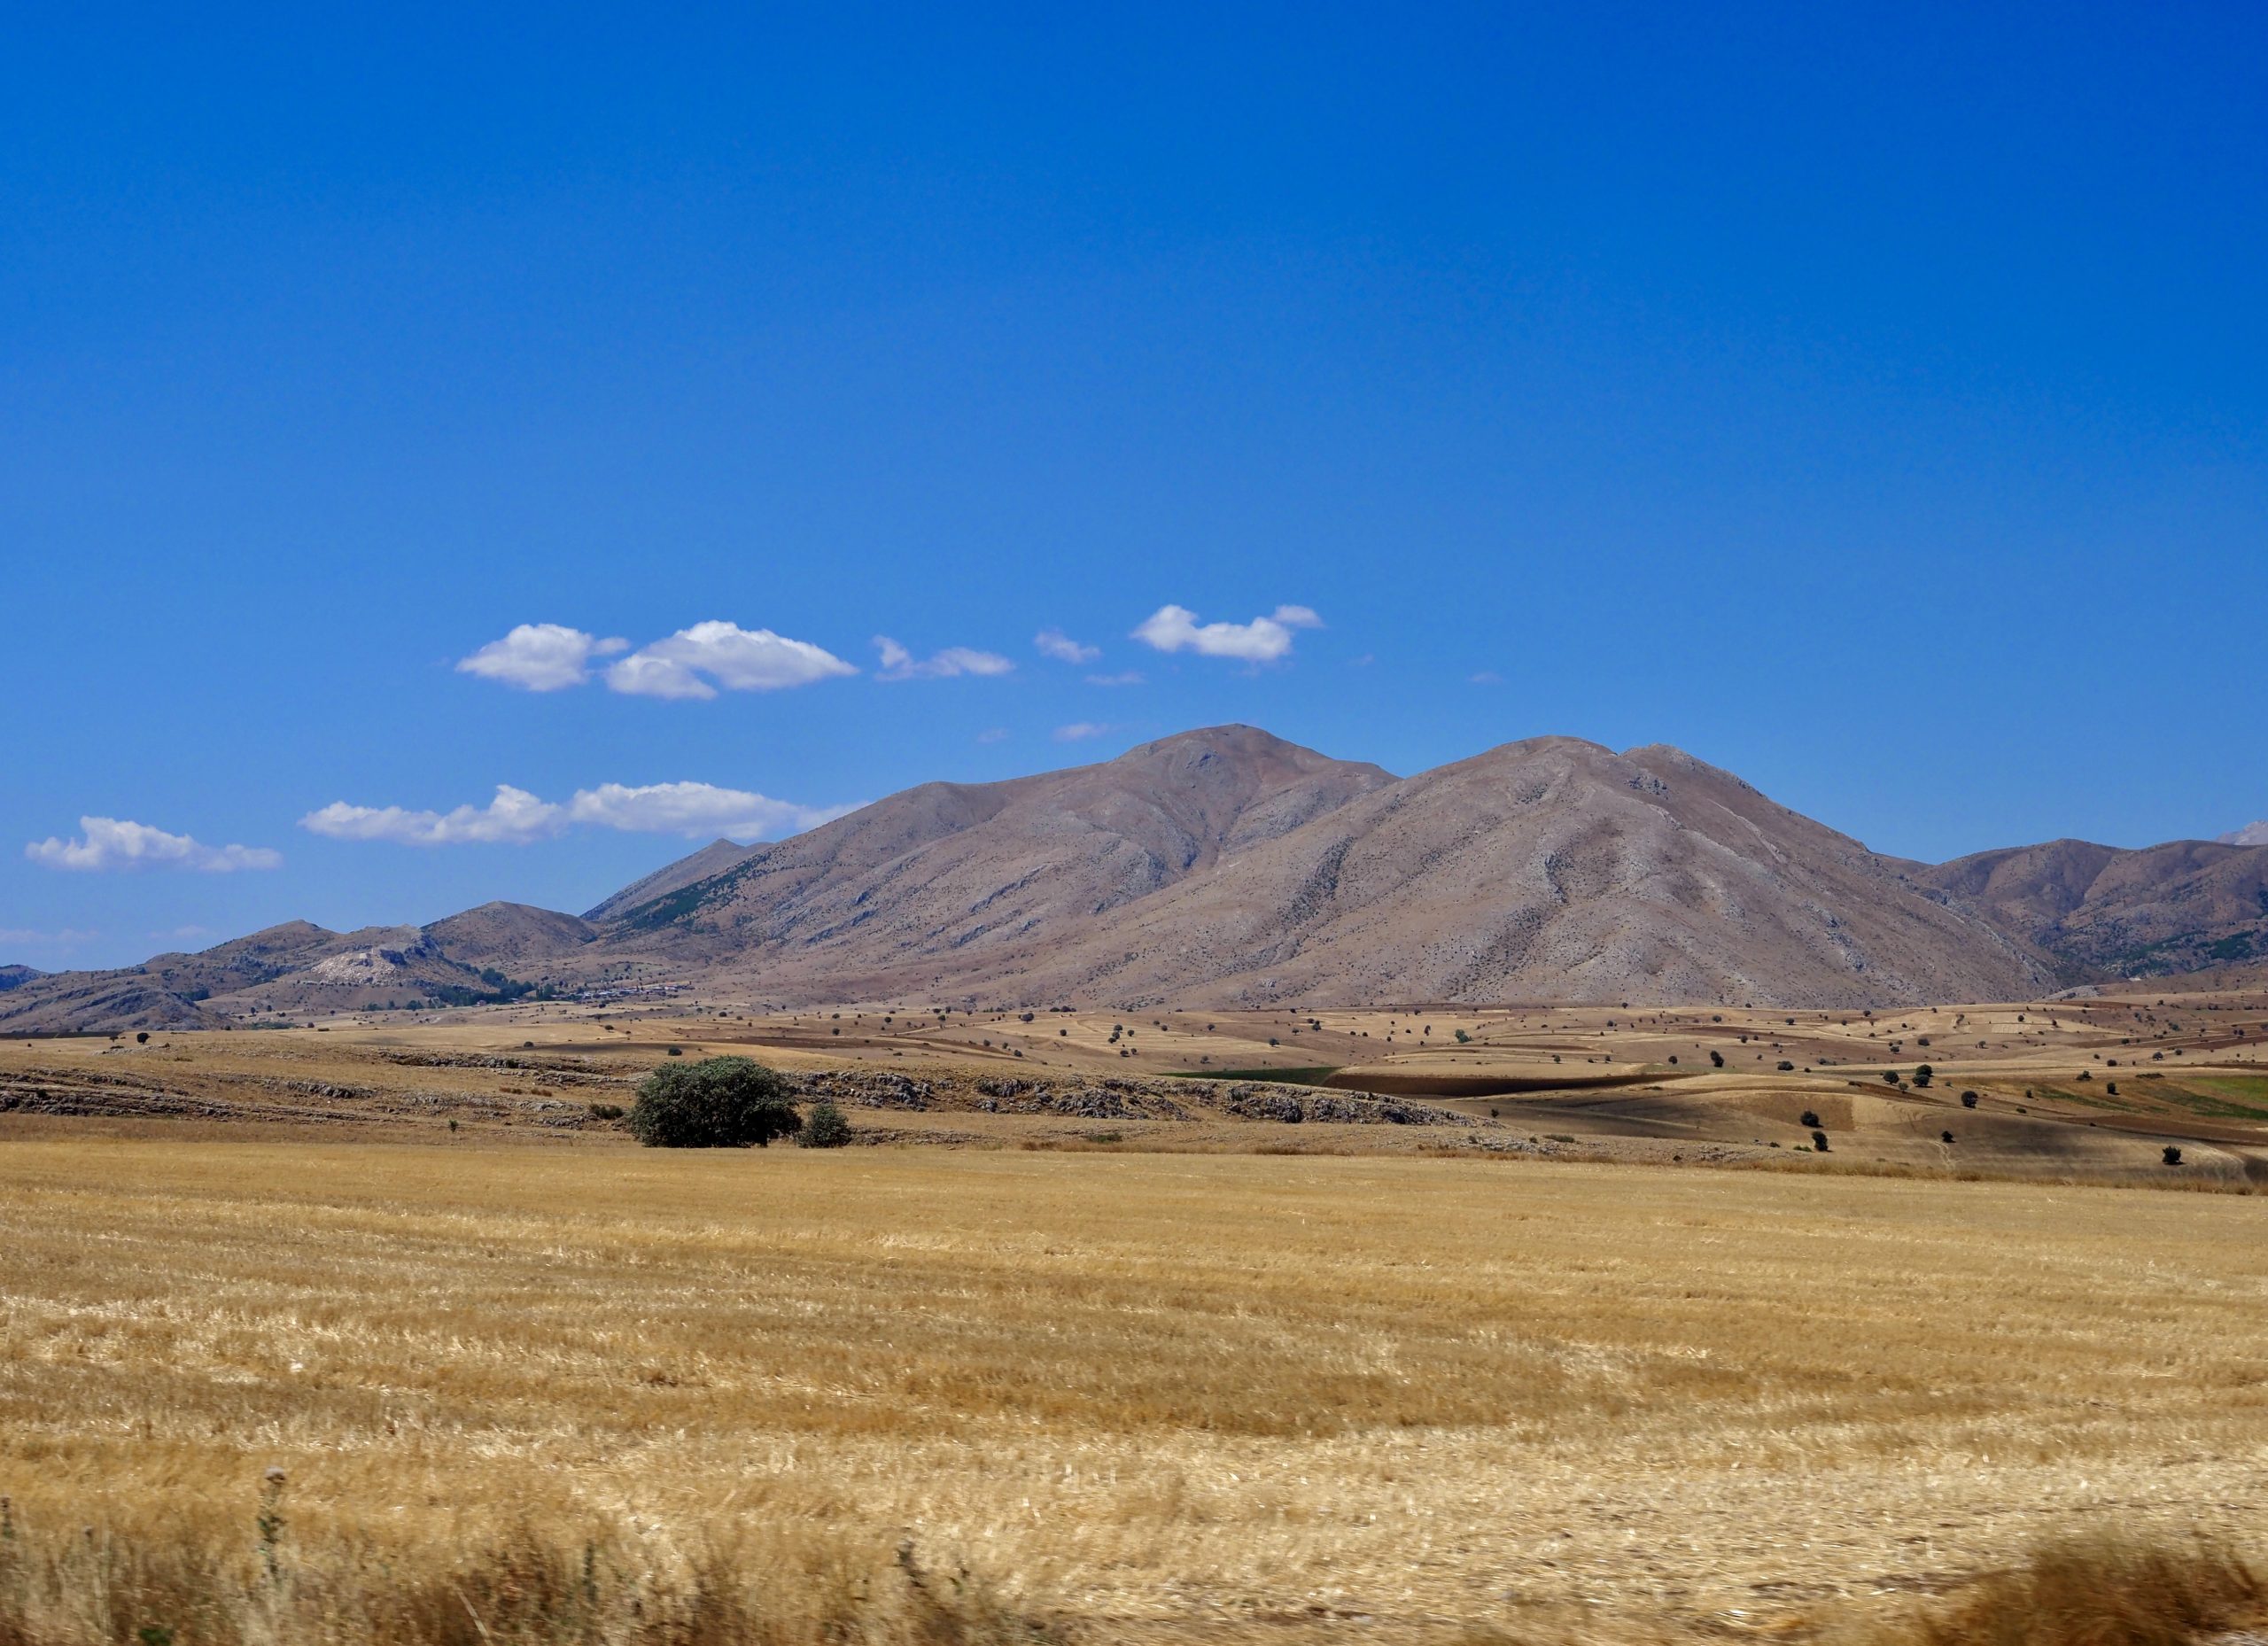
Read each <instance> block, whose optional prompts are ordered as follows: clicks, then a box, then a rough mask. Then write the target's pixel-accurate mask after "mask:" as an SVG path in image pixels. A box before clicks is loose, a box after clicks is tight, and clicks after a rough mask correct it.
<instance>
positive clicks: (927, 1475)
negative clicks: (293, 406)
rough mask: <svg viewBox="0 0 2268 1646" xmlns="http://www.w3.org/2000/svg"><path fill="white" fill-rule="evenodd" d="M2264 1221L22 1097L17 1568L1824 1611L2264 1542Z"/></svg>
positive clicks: (269, 1633)
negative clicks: (258, 1116) (354, 1122)
mask: <svg viewBox="0 0 2268 1646" xmlns="http://www.w3.org/2000/svg"><path fill="white" fill-rule="evenodd" d="M2264 1235H2268V1202H2264V1200H2261V1199H2259V1198H2256V1197H2246V1196H2237V1195H2191V1194H2178V1195H2170V1194H2157V1193H2149V1192H2138V1191H2121V1190H2113V1189H2104V1188H2084V1189H2075V1188H2059V1187H2052V1186H2043V1185H2037V1184H2034V1185H2025V1184H2004V1183H1958V1182H1923V1181H1914V1180H1907V1179H1899V1178H1887V1177H1862V1176H1811V1175H1800V1176H1799V1175H1796V1174H1782V1173H1763V1174H1760V1173H1751V1172H1695V1171H1690V1170H1685V1171H1679V1170H1674V1169H1651V1168H1647V1167H1635V1166H1618V1167H1606V1166H1594V1165H1581V1164H1550V1163H1542V1162H1538V1161H1511V1162H1507V1161H1463V1160H1452V1159H1441V1158H1425V1157H1374V1158H1330V1157H1312V1158H1291V1157H1281V1156H1257V1157H1256V1156H1252V1155H1185V1154H1132V1153H1084V1154H1081V1153H1029V1152H1021V1151H1015V1150H1006V1151H980V1150H927V1149H924V1150H914V1149H900V1150H889V1149H873V1150H848V1151H839V1152H835V1153H813V1152H808V1151H797V1150H786V1149H775V1150H771V1151H766V1152H762V1153H745V1154H741V1153H734V1154H724V1155H704V1154H689V1155H688V1154H649V1153H628V1152H625V1151H621V1150H617V1149H576V1148H563V1149H528V1148H516V1147H506V1146H501V1145H493V1144H482V1145H471V1146H459V1147H445V1146H435V1145H392V1144H374V1143H353V1144H341V1143H325V1142H320V1141H282V1142H235V1141H204V1140H199V1141H186V1140H183V1141H167V1140H157V1141H153V1140H150V1139H146V1138H117V1137H100V1136H93V1135H89V1136H82V1137H69V1136H58V1137H44V1138H42V1137H26V1138H21V1139H19V1140H17V1141H12V1142H10V1143H8V1144H7V1145H5V1146H4V1148H0V1292H4V1296H5V1310H4V1328H0V1491H4V1492H5V1494H6V1495H7V1496H8V1498H9V1500H10V1502H9V1503H8V1504H7V1507H6V1518H7V1526H6V1528H5V1529H6V1531H7V1533H8V1534H9V1535H8V1537H7V1539H6V1548H5V1549H4V1550H0V1602H4V1603H7V1604H8V1605H10V1606H12V1607H13V1608H14V1609H15V1612H16V1613H17V1615H19V1617H21V1618H23V1619H27V1620H28V1621H29V1622H30V1623H31V1624H32V1625H35V1626H36V1628H35V1631H34V1632H33V1633H30V1634H22V1635H19V1636H18V1637H16V1638H19V1639H26V1640H33V1641H39V1642H47V1641H56V1642H65V1641H68V1642H80V1641H88V1642H91V1641H94V1640H105V1641H121V1642H134V1641H136V1640H159V1639H161V1638H162V1639H163V1640H167V1641H172V1642H176V1646H188V1643H189V1642H193V1641H205V1640H215V1641H217V1640H232V1641H233V1640H247V1641H249V1640H253V1639H336V1640H340V1641H347V1640H358V1641H359V1640H376V1639H384V1638H394V1639H408V1638H411V1637H413V1636H415V1637H416V1638H421V1639H422V1638H432V1639H452V1640H454V1639H459V1638H462V1639H464V1640H466V1641H468V1642H470V1641H475V1640H489V1639H497V1638H507V1637H509V1636H510V1635H511V1634H512V1633H513V1631H514V1628H515V1627H517V1626H515V1625H514V1624H513V1622H512V1619H515V1618H518V1617H521V1616H522V1615H523V1613H524V1612H525V1611H526V1608H527V1606H528V1604H529V1601H528V1593H529V1592H530V1591H531V1590H532V1589H543V1590H544V1592H545V1593H546V1594H548V1593H550V1588H560V1589H561V1593H562V1594H563V1596H564V1598H556V1597H555V1601H548V1602H546V1604H547V1605H553V1607H554V1610H557V1609H558V1608H562V1607H563V1608H564V1609H565V1612H563V1613H562V1614H561V1615H566V1613H572V1614H573V1616H574V1617H575V1618H576V1619H579V1622H577V1623H576V1625H575V1627H576V1628H577V1629H579V1630H580V1633H579V1634H567V1635H565V1637H566V1638H578V1639H587V1640H594V1641H596V1640H617V1639H633V1638H637V1639H648V1638H664V1636H663V1635H656V1634H652V1633H651V1632H650V1631H649V1632H647V1633H645V1634H641V1633H640V1627H641V1626H640V1623H639V1619H641V1617H643V1618H645V1619H647V1620H648V1621H649V1622H650V1621H652V1620H653V1619H657V1618H659V1617H660V1616H661V1613H662V1603H663V1600H664V1597H665V1596H669V1595H676V1596H680V1597H682V1596H687V1595H693V1596H695V1600H694V1601H692V1602H688V1603H685V1604H682V1605H680V1606H679V1608H678V1610H677V1611H672V1613H671V1614H670V1615H671V1616H672V1618H675V1619H679V1622H680V1623H681V1624H682V1627H681V1628H680V1629H679V1632H678V1633H677V1634H668V1635H666V1637H667V1638H671V1639H679V1640H685V1641H694V1640H706V1639H711V1638H715V1639H724V1638H735V1639H741V1638H746V1639H759V1638H760V1639H773V1640H778V1641H782V1642H785V1641H791V1640H814V1639H821V1638H838V1639H847V1638H858V1637H859V1631H862V1630H863V1631H865V1632H866V1635H867V1636H869V1637H889V1638H903V1639H913V1638H919V1639H925V1640H928V1639H937V1640H944V1639H956V1640H967V1639H978V1638H1029V1637H1030V1635H1031V1631H1032V1630H1033V1629H1035V1628H1037V1629H1038V1630H1040V1631H1043V1632H1045V1633H1046V1634H1060V1635H1061V1636H1063V1637H1065V1638H1085V1639H1102V1640H1125V1641H1167V1640H1183V1639H1253V1640H1270V1641H1295V1640H1299V1639H1303V1638H1307V1637H1309V1635H1313V1636H1316V1637H1317V1638H1320V1637H1323V1636H1324V1635H1329V1636H1331V1637H1332V1638H1362V1639H1375V1640H1379V1641H1433V1640H1440V1641H1456V1640H1478V1639H1488V1638H1497V1637H1500V1636H1501V1637H1505V1638H1511V1639H1535V1640H1551V1639H1562V1638H1585V1639H1597V1640H1648V1639H1655V1638H1666V1639H1681V1638H1694V1639H1700V1638H1722V1637H1724V1636H1725V1635H1726V1634H1736V1635H1738V1634H1750V1633H1756V1632H1763V1633H1771V1634H1782V1633H1794V1634H1801V1633H1804V1632H1808V1631H1816V1630H1821V1629H1824V1630H1828V1631H1829V1632H1832V1631H1834V1630H1836V1629H1838V1628H1841V1627H1848V1626H1851V1625H1852V1624H1853V1623H1854V1622H1862V1621H1863V1620H1865V1619H1868V1618H1873V1617H1880V1616H1883V1615H1886V1614H1888V1613H1889V1612H1891V1611H1899V1610H1901V1609H1905V1608H1908V1607H1911V1606H1914V1605H1915V1604H1917V1603H1924V1602H1925V1601H1926V1598H1927V1597H1928V1596H1933V1595H1938V1594H1941V1593H1945V1592H1948V1591H1953V1590H1957V1589H1958V1588H1959V1587H1960V1586H1961V1584H1962V1583H1963V1582H1964V1581H1965V1580H1968V1579H1970V1578H1972V1577H1974V1576H1975V1575H1976V1574H1977V1573H1979V1572H1985V1571H1988V1570H1990V1569H1992V1568H1994V1567H1996V1566H2000V1565H2001V1564H2005V1563H2007V1562H2008V1561H2009V1560H2010V1559H2012V1558H2014V1557H2016V1556H2017V1555H2018V1554H2020V1553H2021V1552H2022V1551H2023V1549H2026V1548H2028V1547H2030V1546H2031V1545H2033V1544H2034V1543H2036V1542H2037V1541H2039V1540H2040V1539H2042V1538H2043V1537H2053V1536H2056V1535H2061V1534H2064V1533H2074V1532H2086V1531H2094V1530H2116V1531H2117V1532H2119V1533H2122V1534H2127V1535H2134V1534H2148V1533H2167V1534H2170V1535H2173V1536H2186V1535H2188V1534H2189V1533H2193V1532H2202V1533H2207V1534H2210V1535H2214V1536H2218V1537H2221V1538H2224V1539H2225V1540H2227V1541H2229V1543H2230V1544H2231V1545H2232V1546H2233V1547H2236V1548H2239V1549H2248V1548H2249V1549H2259V1548H2260V1547H2261V1546H2262V1544H2263V1543H2264V1542H2268V1538H2264V1536H2263V1533H2268V1270H2264V1266H2263V1264H2262V1263H2261V1262H2260V1258H2259V1253H2260V1250H2261V1247H2262V1241H2263V1237H2264ZM270 1470H280V1471H282V1479H281V1480H280V1482H278V1481H274V1480H269V1479H267V1471H270ZM263 1516H265V1517H266V1518H265V1519H263V1518H262V1517H263ZM153 1550H154V1551H160V1553H159V1554H152V1553H151V1551H153ZM513 1550H520V1551H539V1550H540V1551H549V1553H548V1554H545V1555H540V1556H539V1555H538V1554H534V1553H526V1552H523V1553H521V1554H518V1555H514V1554H513V1553H512V1552H511V1551H513ZM165 1551H170V1552H165ZM500 1551H501V1553H500ZM901 1551H904V1552H901ZM547 1559H549V1560H553V1561H554V1563H555V1565H556V1568H557V1569H556V1570H553V1569H552V1567H549V1566H546V1565H545V1564H543V1563H544V1561H545V1560H547ZM516 1561H517V1562H518V1563H519V1564H518V1565H517V1566H516V1565H515V1564H514V1563H515V1562H516ZM484 1562H485V1564H483V1563H484ZM168 1563H170V1564H168ZM500 1563H501V1564H500ZM964 1567H965V1568H966V1570H967V1573H968V1576H967V1579H966V1580H961V1579H960V1575H959V1574H960V1573H961V1572H962V1570H963V1568H964ZM515 1571H517V1572H519V1575H518V1576H517V1577H515V1576H513V1575H511V1574H512V1573H513V1572H515ZM498 1572H503V1573H504V1574H505V1575H504V1576H503V1577H502V1578H501V1579H500V1578H499V1577H498V1575H497V1573H498ZM547 1572H548V1574H549V1575H546V1573H547ZM724 1572H731V1573H734V1574H736V1575H734V1577H733V1578H732V1579H731V1582H732V1583H733V1584H736V1585H738V1586H739V1588H737V1589H736V1590H735V1591H734V1592H735V1593H738V1594H740V1595H741V1596H742V1599H741V1600H740V1601H736V1602H734V1604H741V1605H743V1607H744V1611H743V1613H740V1614H734V1615H736V1616H740V1617H741V1618H742V1621H741V1623H740V1624H738V1625H734V1629H736V1630H737V1631H738V1632H737V1633H735V1632H733V1630H726V1631H725V1632H723V1633H718V1632H717V1631H716V1630H713V1629H712V1630H711V1632H710V1633H708V1634H703V1631H702V1627H700V1626H699V1625H698V1614H700V1611H701V1603H700V1602H699V1600H698V1596H699V1594H700V1593H701V1592H702V1586H703V1584H704V1583H705V1584H709V1585H711V1587H712V1588H713V1587H716V1586H717V1585H718V1584H721V1583H723V1582H724V1581H725V1580H724V1579H723V1578H721V1577H720V1576H719V1575H718V1574H720V1573H724ZM169 1573H170V1574H171V1575H168V1574H169ZM200 1574H201V1575H200ZM200 1585H201V1586H202V1587H200ZM500 1585H501V1587H500ZM547 1585H548V1586H550V1588H546V1586H547ZM388 1586H392V1588H393V1589H396V1590H400V1589H402V1588H405V1587H408V1588H416V1589H417V1591H418V1593H419V1594H421V1595H423V1596H425V1599H424V1600H423V1601H422V1602H420V1604H423V1605H424V1606H425V1607H426V1609H427V1611H430V1612H431V1617H430V1618H427V1619H425V1620H424V1621H423V1622H418V1623H416V1625H415V1627H412V1624H411V1623H410V1622H406V1621H404V1620H403V1618H402V1616H401V1615H399V1614H397V1613H388V1612H386V1611H385V1610H384V1605H383V1604H380V1603H378V1602H377V1601H376V1600H374V1599H373V1598H372V1596H373V1595H374V1594H376V1593H377V1591H379V1590H382V1589H384V1588H387V1587H388ZM561 1586H564V1587H563V1588H561ZM570 1590H571V1591H572V1592H571V1593H569V1592H568V1591H570ZM198 1595H203V1596H205V1598H204V1599H202V1600H199V1599H197V1598H196V1597H195V1596H198ZM214 1596H221V1597H222V1598H221V1599H215V1598H214ZM387 1604H393V1603H392V1602H389V1603H387ZM718 1604H722V1602H718ZM166 1606H174V1607H176V1608H189V1609H190V1610H191V1611H194V1610H195V1609H196V1608H198V1607H199V1606H202V1607H204V1608H205V1609H206V1610H205V1611H204V1613H203V1614H201V1615H197V1616H159V1615H154V1611H156V1610H157V1609H160V1608H163V1607H166ZM688 1607H689V1610H688ZM515 1608H517V1609H518V1610H515ZM648 1609H650V1610H648ZM145 1611H148V1612H152V1613H153V1615H149V1616H144V1615H141V1614H142V1613H143V1612H145ZM420 1615H421V1616H423V1614H420ZM718 1615H722V1614H718ZM389 1619H391V1620H389ZM751 1619H756V1620H755V1621H751ZM672 1627H678V1626H677V1625H675V1624H673V1625H672ZM150 1628H155V1629H158V1630H160V1631H162V1632H163V1634H162V1635H148V1634H137V1633H136V1631H137V1630H144V1629H150ZM452 1629H454V1633H451V1630H452ZM829 1631H833V1634H829V1633H828V1632H829Z"/></svg>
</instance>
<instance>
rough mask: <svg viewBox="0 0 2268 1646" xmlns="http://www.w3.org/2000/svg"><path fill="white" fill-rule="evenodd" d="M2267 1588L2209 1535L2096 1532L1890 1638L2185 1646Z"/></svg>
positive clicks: (2002, 1644)
mask: <svg viewBox="0 0 2268 1646" xmlns="http://www.w3.org/2000/svg"><path fill="white" fill-rule="evenodd" d="M2262 1597H2263V1585H2262V1583H2261V1581H2260V1580H2259V1579H2258V1578H2257V1577H2256V1576H2255V1575H2254V1574H2253V1572H2251V1571H2250V1570H2249V1569H2248V1568H2247V1567H2246V1565H2245V1564H2244V1563H2243V1562H2242V1561H2241V1560H2238V1559H2237V1558H2236V1557H2234V1556H2233V1555H2230V1554H2228V1553H2227V1552H2226V1551H2225V1550H2223V1549H2218V1548H2215V1547H2214V1546H2213V1545H2212V1544H2210V1543H2207V1542H2204V1541H2199V1542H2197V1543H2195V1544H2194V1545H2192V1546H2190V1547H2187V1548H2184V1547H2182V1546H2180V1545H2179V1544H2175V1545H2171V1546H2165V1545H2153V1544H2137V1543H2130V1542H2126V1541H2123V1540H2114V1539H2112V1538H2108V1537H2106V1538H2101V1539H2089V1540H2086V1541H2078V1542H2067V1543H2054V1544H2049V1545H2047V1546H2046V1547H2043V1548H2040V1549H2035V1550H2033V1551H2032V1553H2031V1556H2030V1557H2028V1558H2027V1559H2025V1560H2024V1561H2023V1563H2022V1564H2018V1565H2016V1566H2013V1567H2008V1568H2004V1569H2002V1570H2000V1571H1998V1572H1988V1573H1986V1574H1985V1576H1984V1577H1983V1578H1982V1579H1981V1580H1978V1581H1977V1582H1976V1583H1973V1584H1970V1585H1969V1586H1967V1587H1966V1588H1963V1589H1962V1590H1961V1595H1960V1598H1959V1599H1958V1600H1956V1601H1954V1602H1953V1603H1952V1604H1951V1605H1950V1606H1949V1607H1948V1608H1947V1609H1946V1611H1942V1612H1940V1613H1938V1614H1936V1615H1934V1616H1923V1617H1920V1618H1915V1619H1912V1620H1911V1622H1910V1623H1909V1624H1908V1625H1907V1627H1905V1628H1902V1629H1899V1630H1897V1631H1895V1632H1894V1633H1892V1634H1890V1635H1889V1636H1887V1637H1886V1638H1887V1642H1890V1643H1891V1646H2109V1642H2118V1643H2119V1646H2180V1643H2181V1642H2188V1641H2195V1640H2200V1639H2202V1638H2204V1637H2205V1636H2207V1635H2209V1634H2219V1633H2220V1632H2221V1631H2222V1630H2224V1629H2225V1628H2228V1627H2230V1626H2231V1625H2233V1624H2236V1623H2239V1622H2242V1621H2246V1620H2249V1619H2251V1618H2252V1617H2254V1616H2255V1615H2256V1613H2257V1609H2258V1607H2259V1605H2260V1603H2261V1600H2262ZM2235 1638H2239V1639H2241V1638H2242V1636H2237V1637H2235Z"/></svg>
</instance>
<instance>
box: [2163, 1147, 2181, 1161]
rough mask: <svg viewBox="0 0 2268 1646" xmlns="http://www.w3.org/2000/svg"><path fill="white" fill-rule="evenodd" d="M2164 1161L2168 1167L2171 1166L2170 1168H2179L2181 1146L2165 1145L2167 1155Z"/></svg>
mask: <svg viewBox="0 0 2268 1646" xmlns="http://www.w3.org/2000/svg"><path fill="white" fill-rule="evenodd" d="M2164 1160H2165V1163H2166V1164H2167V1165H2169V1166H2179V1165H2180V1164H2181V1147H2180V1145H2179V1144H2172V1143H2169V1144H2167V1145H2165V1155H2164Z"/></svg>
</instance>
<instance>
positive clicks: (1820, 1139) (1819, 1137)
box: [1811, 1131, 1827, 1154]
mask: <svg viewBox="0 0 2268 1646" xmlns="http://www.w3.org/2000/svg"><path fill="white" fill-rule="evenodd" d="M1811 1146H1812V1147H1813V1148H1814V1149H1816V1150H1818V1151H1819V1152H1820V1153H1821V1154H1824V1153H1827V1134H1826V1133H1825V1132H1823V1131H1814V1133H1812V1135H1811Z"/></svg>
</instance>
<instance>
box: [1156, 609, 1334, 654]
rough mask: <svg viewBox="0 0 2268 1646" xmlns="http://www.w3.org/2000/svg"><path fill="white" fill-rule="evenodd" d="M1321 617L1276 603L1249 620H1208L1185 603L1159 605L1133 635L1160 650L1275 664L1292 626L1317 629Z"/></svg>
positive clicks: (1288, 641) (1283, 651) (1289, 639)
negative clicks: (1199, 617) (1203, 620)
mask: <svg viewBox="0 0 2268 1646" xmlns="http://www.w3.org/2000/svg"><path fill="white" fill-rule="evenodd" d="M1322 626H1323V619H1322V618H1320V617H1317V616H1316V615H1315V613H1314V611H1313V610H1312V609H1309V608H1308V607H1306V606H1278V607H1277V608H1276V609H1275V611H1274V612H1272V613H1271V614H1270V615H1269V616H1267V617H1254V619H1253V620H1252V621H1251V622H1249V623H1207V624H1202V625H1200V623H1199V622H1198V621H1197V614H1196V613H1195V612H1193V611H1192V610H1190V609H1189V608H1188V607H1186V606H1161V607H1159V608H1158V609H1157V610H1155V611H1154V612H1153V613H1151V614H1150V616H1149V617H1146V618H1145V619H1144V620H1143V622H1142V624H1141V626H1140V627H1138V628H1137V629H1136V630H1135V631H1134V638H1135V639H1136V640H1138V641H1141V642H1142V643H1143V644H1144V645H1145V646H1149V647H1153V648H1156V649H1157V650H1159V651H1163V652H1177V651H1193V652H1195V653H1196V654H1197V655H1198V656H1200V657H1237V658H1241V659H1243V660H1244V661H1245V662H1247V663H1274V662H1275V661H1276V660H1277V659H1278V658H1279V657H1282V656H1285V654H1287V653H1288V652H1290V650H1291V649H1292V631H1293V629H1319V628H1321V627H1322Z"/></svg>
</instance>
